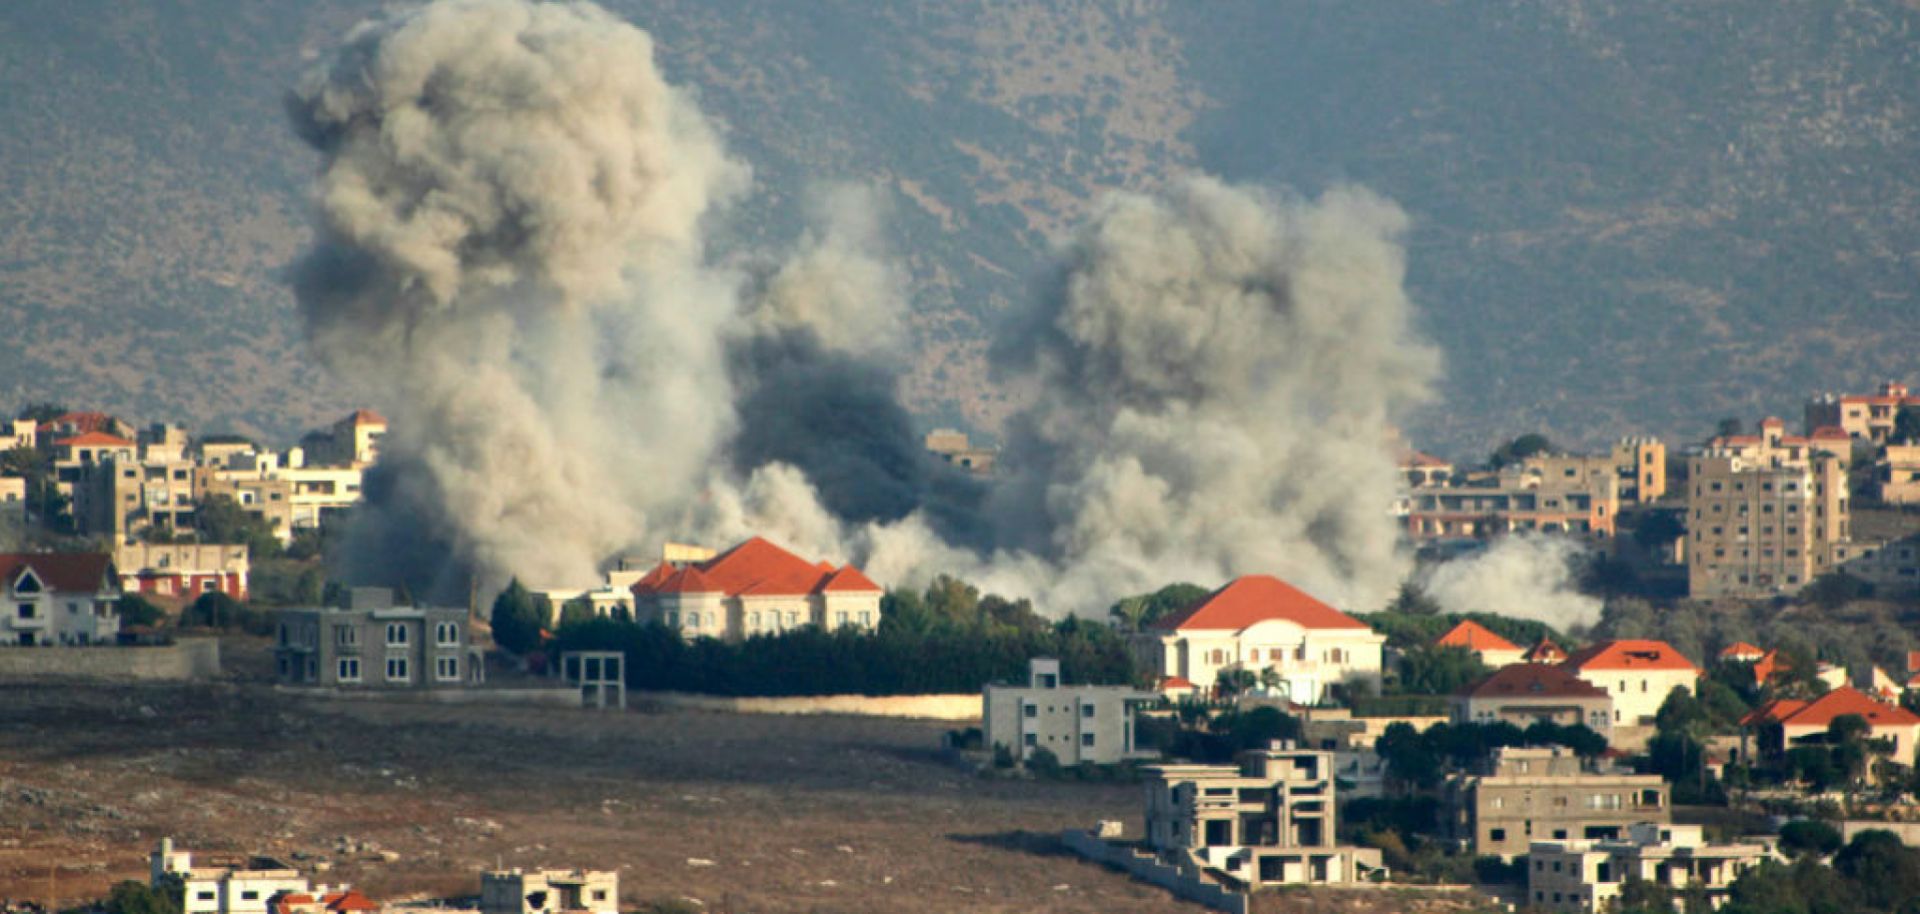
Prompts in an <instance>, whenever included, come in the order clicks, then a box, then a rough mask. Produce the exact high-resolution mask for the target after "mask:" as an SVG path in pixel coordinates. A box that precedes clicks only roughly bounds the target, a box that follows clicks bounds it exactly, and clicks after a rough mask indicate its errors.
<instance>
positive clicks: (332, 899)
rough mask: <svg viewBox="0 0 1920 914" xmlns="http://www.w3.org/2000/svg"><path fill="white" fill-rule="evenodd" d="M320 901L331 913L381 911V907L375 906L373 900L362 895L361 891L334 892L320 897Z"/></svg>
mask: <svg viewBox="0 0 1920 914" xmlns="http://www.w3.org/2000/svg"><path fill="white" fill-rule="evenodd" d="M320 901H321V903H323V904H325V905H326V906H327V910H329V911H378V910H380V906H379V905H377V904H374V902H373V899H371V898H368V897H367V896H365V895H362V894H360V890H359V889H348V890H346V891H344V892H332V893H329V894H327V895H322V896H320Z"/></svg>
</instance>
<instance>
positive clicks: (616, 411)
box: [290, 0, 1438, 614]
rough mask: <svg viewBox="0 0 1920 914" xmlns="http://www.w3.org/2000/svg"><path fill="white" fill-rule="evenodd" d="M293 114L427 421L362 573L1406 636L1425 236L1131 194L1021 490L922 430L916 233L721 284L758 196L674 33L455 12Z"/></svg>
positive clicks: (1370, 212)
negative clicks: (624, 564)
mask: <svg viewBox="0 0 1920 914" xmlns="http://www.w3.org/2000/svg"><path fill="white" fill-rule="evenodd" d="M290 108H291V110H292V113H293V117H294V120H295V123H296V124H297V126H298V128H299V130H300V133H301V135H302V136H303V137H304V138H305V139H306V140H307V141H308V142H309V143H311V144H312V146H313V147H314V148H315V149H316V150H318V151H319V152H320V154H321V170H320V175H319V180H318V187H317V193H316V204H317V209H318V212H319V221H320V226H319V241H318V243H317V245H316V247H315V248H314V250H313V251H312V252H311V253H310V254H309V256H308V257H307V258H306V259H305V260H304V261H303V263H302V266H301V270H300V273H299V278H298V282H297V291H298V292H299V297H300V301H301V305H302V308H303V311H304V313H305V315H306V318H307V320H308V323H309V327H310V331H311V335H312V338H313V342H314V345H315V347H316V349H317V350H318V352H319V353H320V354H321V356H322V357H323V358H324V359H325V360H326V361H327V362H328V363H329V364H330V365H331V366H333V367H334V368H335V369H336V370H338V371H339V372H340V373H341V374H342V375H343V376H345V377H346V378H348V379H349V380H354V381H358V382H360V383H362V384H363V385H364V386H365V390H366V391H367V392H368V394H369V395H370V396H373V397H374V398H375V400H376V402H377V403H378V404H379V405H380V406H382V407H383V408H384V409H386V410H387V411H389V412H390V414H391V416H392V418H393V432H392V433H391V434H390V436H389V437H388V438H387V439H386V440H385V441H384V442H383V445H382V450H383V457H382V464H381V466H380V467H379V468H377V471H376V472H374V473H373V474H371V475H370V476H369V479H368V500H369V504H368V506H367V509H366V510H365V511H363V512H362V513H361V518H360V521H359V522H358V524H357V527H356V530H355V532H354V535H353V537H352V540H353V542H352V544H351V545H352V547H353V548H352V550H351V553H350V561H351V562H353V567H352V568H351V569H349V571H350V574H351V575H352V576H354V577H356V578H359V579H365V580H381V579H386V580H394V579H397V578H398V579H406V580H409V581H410V582H411V583H413V585H414V586H415V589H416V592H420V588H421V587H423V586H431V585H432V584H433V583H435V582H434V581H432V580H431V574H428V576H427V577H426V578H424V579H423V575H422V573H423V572H429V573H440V574H441V580H440V581H438V583H439V584H441V585H442V590H443V592H444V590H445V589H446V585H447V584H448V583H449V581H453V580H462V579H464V573H465V571H466V570H467V569H473V570H477V571H479V572H480V573H482V574H483V575H485V576H487V577H488V578H489V579H496V580H497V579H502V578H504V577H505V576H507V575H517V576H519V577H520V578H522V579H523V580H526V581H528V582H529V583H532V584H535V585H555V586H558V585H567V586H579V585H581V584H584V583H587V582H589V581H591V580H593V579H594V575H595V570H596V568H597V567H598V566H599V565H600V564H601V563H603V562H604V561H606V560H607V559H608V558H609V557H611V556H613V555H615V554H618V553H621V552H626V551H650V550H651V549H653V548H656V547H657V546H658V544H659V543H660V542H661V541H663V540H667V539H681V538H686V539H693V540H696V541H707V542H712V543H715V544H724V543H726V542H729V541H731V540H733V539H735V538H737V537H741V536H745V535H748V534H753V533H760V534H766V535H769V536H772V537H774V538H776V539H779V540H781V541H783V542H786V543H788V544H789V545H791V546H793V547H795V548H797V549H801V550H803V551H806V552H808V553H811V554H815V555H819V556H821V557H824V558H830V559H833V560H836V561H840V560H855V561H861V562H864V563H865V564H866V567H867V568H868V570H869V571H870V572H871V573H872V574H873V575H874V576H875V577H877V578H878V579H880V580H882V581H884V582H887V583H893V584H910V583H915V582H918V581H923V580H925V579H926V578H927V577H930V576H931V575H932V574H935V573H939V572H949V573H954V574H959V575H962V576H964V577H967V578H969V579H972V580H974V581H976V582H977V583H978V584H980V585H981V586H982V587H985V588H988V589H991V590H994V591H997V592H1000V593H1004V594H1008V595H1018V596H1032V597H1035V598H1036V599H1037V601H1038V602H1039V605H1040V607H1041V608H1042V609H1043V610H1044V611H1047V612H1050V613H1056V614H1057V613H1061V612H1067V611H1093V612H1098V611H1100V610H1102V609H1104V607H1105V606H1106V604H1107V603H1109V602H1111V601H1112V600H1113V599H1114V598H1115V597H1117V596H1119V595H1122V594H1125V593H1129V592H1137V591H1139V590H1144V589H1148V588H1152V587H1158V586H1160V585H1162V584H1164V583H1166V582H1168V581H1172V580H1193V581H1198V582H1202V583H1209V584H1212V583H1219V582H1221V581H1224V580H1225V579H1227V578H1229V577H1231V576H1233V575H1236V574H1245V573H1251V572H1267V573H1274V574H1279V575H1282V576H1285V577H1287V578H1289V579H1291V580H1293V581H1295V582H1296V583H1298V584H1300V585H1301V586H1303V587H1305V588H1307V589H1309V590H1311V591H1313V592H1315V593H1316V594H1319V595H1321V596H1322V597H1324V598H1326V599H1329V600H1332V601H1335V602H1337V603H1340V604H1341V605H1344V606H1349V607H1352V608H1355V609H1371V608H1374V607H1376V606H1379V605H1380V604H1382V603H1383V602H1384V601H1385V599H1386V597H1387V596H1388V595H1389V594H1390V593H1391V592H1392V591H1393V590H1394V588H1395V587H1396V586H1397V584H1398V583H1399V581H1400V580H1401V579H1402V578H1403V577H1404V575H1405V573H1406V571H1407V569H1408V567H1409V564H1410V562H1409V560H1408V558H1407V556H1406V555H1405V553H1404V551H1403V549H1402V548H1400V547H1399V545H1398V538H1397V534H1396V532H1395V526H1394V524H1393V522H1392V521H1391V519H1390V518H1389V517H1388V515H1387V509H1388V506H1389V505H1390V503H1391V500H1392V497H1393V494H1394V490H1395V478H1396V474H1395V468H1394V466H1393V463H1392V457H1391V454H1390V451H1389V448H1388V447H1387V445H1386V440H1385V439H1386V434H1387V429H1389V428H1390V427H1391V426H1392V425H1393V424H1394V423H1395V421H1396V420H1397V419H1398V418H1400V417H1401V416H1402V414H1403V413H1404V411H1405V410H1406V409H1407V408H1409V407H1410V406H1412V405H1414V404H1416V403H1418V402H1420V401H1421V400H1423V399H1424V398H1425V397H1426V396H1427V395H1428V391H1429V388H1430V385H1431V383H1432V381H1433V379H1434V377H1435V376H1436V374H1437V372H1438V358H1437V356H1436V354H1435V352H1434V351H1433V350H1432V349H1431V348H1430V347H1428V346H1426V345H1425V344H1423V343H1421V342H1420V341H1418V340H1417V339H1416V338H1415V336H1414V334H1413V333H1412V331H1411V329H1410V326H1409V320H1410V314H1409V305H1408V302H1407V300H1406V296H1405V293H1404V290H1403V284H1402V280H1403V273H1404V262H1403V261H1404V258H1403V253H1402V249H1401V247H1400V244H1399V235H1400V233H1401V232H1402V231H1403V230H1404V227H1405V224H1406V219H1405V216H1404V215H1403V214H1402V213H1401V212H1400V210H1399V209H1397V208H1396V207H1394V206H1393V205H1392V204H1390V203H1388V202H1386V201H1384V200H1381V199H1380V198H1378V197H1375V196H1373V195H1371V194H1369V193H1367V192H1365V191H1362V190H1358V189H1352V188H1341V189H1335V190H1332V191H1329V192H1328V193H1326V194H1324V195H1323V196H1321V197H1319V198H1317V199H1312V200H1304V199H1296V198H1292V197H1287V196H1281V195H1276V194H1271V193H1268V192H1265V191H1262V190H1258V189H1253V188H1246V187H1236V186H1231V185H1226V184H1222V183H1219V182H1217V181H1213V180H1209V179H1205V178H1192V179H1185V180H1179V181H1175V182H1173V183H1172V184H1171V185H1170V186H1169V187H1167V188H1166V189H1165V190H1164V191H1162V192H1160V193H1157V194H1152V195H1141V194H1121V195H1116V196H1114V197H1113V198H1111V199H1109V200H1107V201H1105V202H1104V203H1103V204H1102V205H1101V206H1100V207H1099V208H1098V210H1097V212H1096V213H1095V215H1094V217H1093V218H1092V219H1091V221H1090V222H1089V223H1088V225H1087V226H1086V227H1085V228H1084V229H1082V230H1081V231H1080V232H1078V233H1077V234H1076V235H1075V236H1073V237H1072V238H1071V239H1069V240H1068V241H1067V242H1066V243H1065V244H1064V246H1063V248H1062V250H1061V252H1060V260H1059V267H1058V269H1057V271H1056V273H1055V275H1054V276H1053V277H1052V278H1051V282H1050V283H1049V285H1048V287H1047V289H1046V291H1045V293H1044V294H1042V295H1039V296H1037V297H1036V301H1035V303H1034V305H1033V307H1032V308H1031V309H1028V310H1027V311H1025V312H1024V313H1023V314H1022V317H1021V320H1020V321H1019V322H1018V324H1017V326H1015V327H1012V328H1010V329H1009V330H1008V331H1007V332H1006V333H1004V334H1003V336H1002V338H1003V345H1002V346H1001V347H1000V348H999V349H998V351H997V353H996V357H995V358H996V365H997V368H998V369H999V370H1000V371H1001V372H1002V373H1003V374H1004V375H1005V376H1006V377H1007V379H1008V380H1009V381H1010V382H1011V383H1014V384H1018V385H1021V386H1022V387H1023V388H1028V389H1032V390H1034V391H1037V400H1036V402H1035V403H1034V405H1033V406H1032V408H1031V409H1030V410H1028V411H1027V412H1025V413H1024V414H1022V415H1021V416H1019V417H1017V418H1016V419H1015V420H1014V422H1013V423H1012V425H1011V426H1010V428H1009V432H1008V442H1007V448H1006V450H1005V452H1004V454H1003V456H1002V463H1001V466H1002V467H1003V468H1004V470H1005V473H1004V474H1003V476H1002V478H1000V479H999V480H997V481H996V482H995V484H994V485H993V486H992V487H991V491H986V490H984V489H983V488H982V487H981V486H980V485H979V484H978V483H977V482H975V481H973V480H971V479H968V478H965V477H961V476H957V475H956V474H955V473H954V472H953V471H952V470H951V469H950V468H948V467H945V466H944V465H943V464H939V463H936V462H934V461H932V460H930V459H929V458H928V457H927V456H926V455H925V454H923V453H922V452H921V450H920V448H919V446H918V441H917V435H915V434H914V429H913V425H912V422H911V420H910V417H909V416H908V414H907V413H906V412H904V411H903V410H902V409H901V408H900V406H899V405H898V403H897V401H896V399H895V397H894V392H895V387H896V386H897V381H898V377H899V374H900V372H901V370H902V365H903V359H904V356H903V352H904V347H903V340H904V337H905V331H904V328H903V326H902V322H901V318H900V315H901V314H902V313H903V308H904V305H905V298H906V292H905V286H906V283H905V282H904V280H903V277H902V275H901V273H900V271H899V270H897V269H896V268H893V267H891V266H889V265H888V260H887V258H886V257H885V256H883V252H884V249H885V246H884V245H883V244H881V243H880V238H881V232H880V230H879V227H878V226H879V222H878V220H879V218H880V216H879V214H880V213H881V212H882V210H883V208H882V207H880V206H879V205H877V202H876V201H875V200H874V199H872V198H871V197H870V196H869V195H865V194H862V193H861V192H858V191H854V190H848V189H845V188H840V189H836V190H833V191H830V192H826V193H823V194H821V195H820V196H819V197H818V201H817V203H816V206H815V214H814V215H815V220H814V221H815V228H814V229H812V230H810V231H809V232H808V233H807V234H805V235H804V236H803V237H801V238H800V239H799V240H798V241H797V243H796V245H795V246H794V248H793V250H792V251H790V252H788V253H787V254H786V255H784V256H783V257H779V258H768V259H766V260H764V261H762V260H758V259H755V258H752V257H746V258H742V259H741V260H740V261H738V262H735V263H731V264H728V265H725V266H720V265H716V264H714V263H713V262H711V260H710V259H709V257H708V254H707V250H706V248H707V245H706V244H705V237H704V233H705V231H706V225H705V223H707V222H708V221H710V218H711V217H712V216H713V215H714V214H715V213H716V212H717V211H718V210H719V209H720V208H721V207H723V206H724V205H725V204H727V203H728V202H729V201H730V200H732V199H734V198H735V197H737V196H739V195H740V194H741V193H742V192H743V190H744V188H745V187H746V184H747V169H746V168H745V167H744V166H743V165H741V164H739V163H737V162H735V161H734V160H732V159H731V158H729V156H728V155H727V153H726V151H725V149H724V148H723V147H722V144H721V143H720V141H719V139H718V137H717V133H716V131H715V129H714V128H713V127H712V126H711V125H710V124H709V123H708V121H707V120H706V119H705V118H704V117H703V116H702V115H701V113H700V112H699V111H698V110H697V109H696V108H695V107H694V106H693V105H692V104H691V102H690V101H689V99H688V98H687V97H686V96H685V95H683V94H682V93H680V92H679V91H677V90H675V89H674V88H672V87H671V86H669V85H668V84H667V83H666V82H665V81H664V80H663V79H662V78H661V76H660V74H659V72H658V70H657V69H656V67H655V65H654V59H653V48H652V45H651V41H650V40H649V38H648V37H647V36H646V35H645V34H644V33H642V32H640V31H639V30H637V29H634V28H632V27H631V26H628V25H626V24H625V23H622V22H620V21H618V20H616V19H614V18H613V17H611V16H609V15H607V14H605V13H603V12H601V11H599V10H598V9H597V8H595V7H592V6H590V5H586V4H533V3H528V2H525V0H439V2H436V3H433V4H432V5H429V6H426V7H423V8H420V9H417V10H414V11H411V12H404V13H399V14H396V15H394V16H391V17H388V18H385V19H383V20H380V21H378V22H375V23H372V24H369V25H366V26H362V27H361V28H359V29H358V30H356V31H355V32H354V33H353V34H352V35H351V36H350V37H349V40H348V42H347V44H346V46H345V47H344V48H343V49H342V50H341V51H340V52H339V53H338V54H337V55H336V57H335V58H334V59H333V60H332V61H331V63H330V65H329V66H328V67H327V68H326V69H325V70H323V71H320V72H317V73H316V74H314V75H313V76H312V77H311V78H310V79H308V80H307V81H306V82H304V83H303V84H302V85H301V86H300V87H299V89H298V90H297V91H296V92H295V93H294V94H293V96H292V98H291V99H290Z"/></svg>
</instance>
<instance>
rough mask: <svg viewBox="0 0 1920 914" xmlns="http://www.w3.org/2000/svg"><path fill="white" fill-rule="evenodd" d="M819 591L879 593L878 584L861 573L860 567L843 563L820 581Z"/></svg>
mask: <svg viewBox="0 0 1920 914" xmlns="http://www.w3.org/2000/svg"><path fill="white" fill-rule="evenodd" d="M820 591H821V592H822V593H879V592H880V585H878V584H875V583H873V581H872V580H871V579H869V578H868V577H867V576H866V575H864V574H861V573H860V569H858V568H855V567H853V566H852V565H845V566H842V567H841V569H840V570H839V571H836V572H834V573H833V574H831V575H828V576H827V579H826V580H825V581H822V582H821V583H820Z"/></svg>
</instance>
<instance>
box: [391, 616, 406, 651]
mask: <svg viewBox="0 0 1920 914" xmlns="http://www.w3.org/2000/svg"><path fill="white" fill-rule="evenodd" d="M406 643H407V624H406V623H405V622H388V623H387V646H388V647H403V646H405V645H406Z"/></svg>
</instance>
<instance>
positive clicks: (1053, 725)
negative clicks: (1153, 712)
mask: <svg viewBox="0 0 1920 914" xmlns="http://www.w3.org/2000/svg"><path fill="white" fill-rule="evenodd" d="M981 692H982V698H981V715H980V717H981V725H982V728H983V730H984V731H985V732H984V734H983V736H984V737H985V742H986V745H987V748H988V749H997V748H1000V747H1005V748H1006V749H1007V751H1008V752H1009V753H1010V754H1011V755H1012V756H1013V757H1014V758H1015V759H1017V760H1019V761H1020V762H1021V763H1022V764H1024V763H1025V762H1026V761H1027V760H1028V759H1030V758H1032V757H1033V754H1034V753H1035V752H1037V751H1039V750H1041V749H1045V750H1047V751H1048V752H1051V753H1053V756H1054V757H1055V758H1056V759H1059V761H1060V763H1061V764H1063V765H1078V764H1080V763H1081V762H1091V763H1093V764H1097V765H1111V764H1114V763H1116V762H1120V761H1124V760H1126V759H1130V758H1151V757H1154V756H1158V755H1159V754H1160V753H1159V752H1157V751H1152V750H1148V751H1141V750H1140V749H1139V748H1138V747H1137V746H1136V745H1135V744H1134V739H1133V736H1134V715H1135V711H1136V710H1137V709H1138V708H1139V707H1140V706H1141V705H1144V704H1150V703H1152V702H1155V701H1158V700H1159V699H1160V696H1159V695H1157V694H1155V693H1153V692H1142V691H1139V690H1138V689H1132V688H1128V687H1127V686H1095V685H1082V686H1068V685H1065V684H1063V683H1061V681H1060V661H1058V660H1054V659H1050V658H1045V657H1035V658H1033V659H1032V660H1030V661H1028V662H1027V684H1026V685H1024V686H1013V685H989V686H986V687H985V688H983V689H982V690H981Z"/></svg>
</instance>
